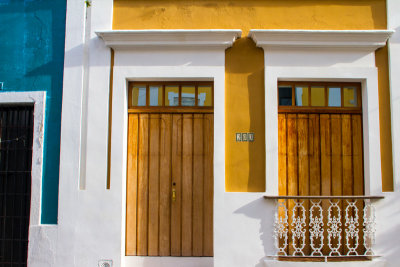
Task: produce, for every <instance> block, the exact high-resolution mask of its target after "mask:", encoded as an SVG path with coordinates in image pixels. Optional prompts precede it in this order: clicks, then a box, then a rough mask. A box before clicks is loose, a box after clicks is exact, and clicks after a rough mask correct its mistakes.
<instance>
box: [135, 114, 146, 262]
mask: <svg viewBox="0 0 400 267" xmlns="http://www.w3.org/2000/svg"><path fill="white" fill-rule="evenodd" d="M148 134H149V115H148V114H141V115H139V148H138V200H137V201H138V203H137V210H138V212H137V255H139V256H144V255H147V252H148V251H147V236H148V220H147V218H148V203H149V194H148V192H149V191H148V187H149V183H148V182H149V180H148V178H149V175H148V173H149V169H148V157H149V135H148Z"/></svg>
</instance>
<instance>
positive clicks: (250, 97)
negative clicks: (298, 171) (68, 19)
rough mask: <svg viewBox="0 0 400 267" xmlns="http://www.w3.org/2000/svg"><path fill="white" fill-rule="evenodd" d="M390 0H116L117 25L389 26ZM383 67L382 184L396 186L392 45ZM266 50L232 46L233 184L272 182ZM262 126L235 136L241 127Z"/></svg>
mask: <svg viewBox="0 0 400 267" xmlns="http://www.w3.org/2000/svg"><path fill="white" fill-rule="evenodd" d="M386 27H387V26H386V2H385V0H323V1H321V0H301V1H299V0H214V1H211V0H114V19H113V28H114V29H241V30H242V31H243V36H244V37H245V36H246V35H247V33H248V31H249V30H250V29H321V30H328V29H329V30H346V29H347V30H350V29H351V30H361V29H386ZM376 59H377V67H378V68H379V96H380V111H381V135H382V137H383V138H382V139H381V140H382V141H381V152H382V175H383V185H384V188H385V189H386V190H391V188H393V179H392V165H391V159H392V154H391V153H392V152H391V143H390V140H391V139H390V138H389V137H390V133H391V132H390V110H389V108H390V105H389V97H388V93H389V87H388V74H387V73H388V71H387V50H386V49H382V50H380V51H378V52H377V53H376ZM263 60H264V59H263V51H262V49H260V48H257V47H255V45H254V43H253V42H252V41H251V40H249V39H247V38H242V39H240V40H238V41H236V43H235V44H234V46H233V47H232V48H230V49H227V51H226V65H225V67H226V82H227V85H226V89H225V90H226V141H225V142H226V190H227V191H248V192H253V191H264V190H265V182H264V180H265V151H264V143H265V142H264V119H265V117H264V81H263V80H264V75H263V73H262V72H263V68H264V66H263V64H264V62H263ZM246 131H254V132H255V142H254V143H236V142H235V135H234V133H235V132H246Z"/></svg>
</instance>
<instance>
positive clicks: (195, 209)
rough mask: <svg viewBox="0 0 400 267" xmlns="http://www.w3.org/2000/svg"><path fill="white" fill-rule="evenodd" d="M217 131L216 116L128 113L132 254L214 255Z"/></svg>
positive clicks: (129, 242) (128, 250) (128, 226)
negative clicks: (214, 158) (215, 129)
mask: <svg viewBox="0 0 400 267" xmlns="http://www.w3.org/2000/svg"><path fill="white" fill-rule="evenodd" d="M213 132H214V121H213V114H207V113H205V114H201V113H197V114H191V113H189V114H188V113H185V114H180V113H174V114H172V113H169V114H145V113H138V114H129V119H128V158H127V197H126V200H127V206H126V255H127V256H196V257H201V256H213V195H214V192H213V147H214V145H213Z"/></svg>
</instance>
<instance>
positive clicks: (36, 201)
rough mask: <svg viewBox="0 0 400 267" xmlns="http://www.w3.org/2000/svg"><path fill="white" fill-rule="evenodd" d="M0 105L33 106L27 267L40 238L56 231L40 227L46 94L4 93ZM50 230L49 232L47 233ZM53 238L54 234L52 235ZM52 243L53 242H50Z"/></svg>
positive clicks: (43, 226)
mask: <svg viewBox="0 0 400 267" xmlns="http://www.w3.org/2000/svg"><path fill="white" fill-rule="evenodd" d="M0 104H28V105H33V140H32V145H33V147H32V167H31V206H30V215H29V237H28V239H29V245H28V265H29V266H33V265H31V264H32V263H33V261H34V260H33V259H34V258H35V255H36V254H37V253H36V252H37V249H38V243H40V238H39V237H40V236H43V235H44V236H49V234H51V233H54V229H57V226H56V225H42V224H41V223H40V217H41V202H42V201H41V200H42V174H43V140H44V122H45V106H46V92H45V91H34V92H4V93H0ZM48 229H50V232H51V233H50V232H49V231H48ZM53 236H54V234H53ZM51 242H54V241H50V243H51Z"/></svg>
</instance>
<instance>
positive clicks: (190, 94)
mask: <svg viewBox="0 0 400 267" xmlns="http://www.w3.org/2000/svg"><path fill="white" fill-rule="evenodd" d="M195 92H196V88H195V87H194V86H182V100H181V105H182V106H194V105H195V96H194V95H195Z"/></svg>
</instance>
